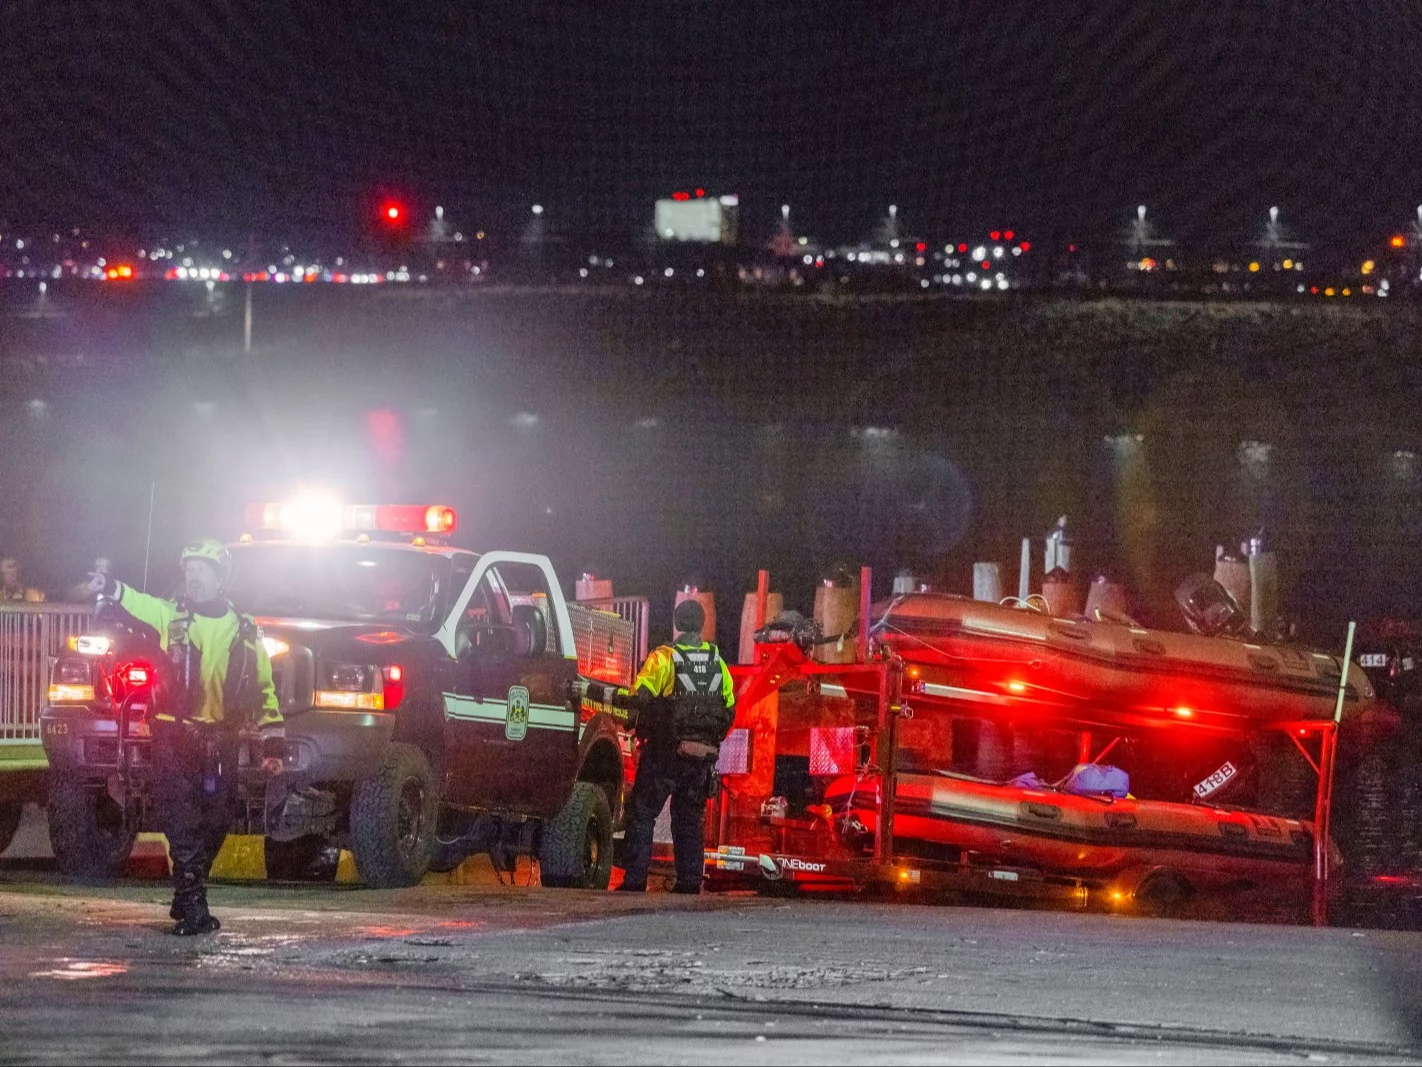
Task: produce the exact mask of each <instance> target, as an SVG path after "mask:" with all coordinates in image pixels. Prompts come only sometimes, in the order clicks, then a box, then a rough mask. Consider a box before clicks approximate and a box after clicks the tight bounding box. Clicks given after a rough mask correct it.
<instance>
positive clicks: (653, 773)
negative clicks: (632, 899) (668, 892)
mask: <svg viewBox="0 0 1422 1067" xmlns="http://www.w3.org/2000/svg"><path fill="white" fill-rule="evenodd" d="M713 766H714V764H713V763H712V762H711V761H710V760H704V759H691V758H689V757H687V756H679V755H677V753H676V749H674V748H665V747H663V746H661V745H653V744H647V745H644V746H643V747H642V752H641V754H640V756H639V757H638V760H637V777H636V779H635V780H634V781H633V783H632V796H631V799H630V800H629V802H628V803H629V806H630V807H631V809H632V811H631V818H630V819H629V820H628V824H627V838H626V848H625V850H624V853H623V862H622V870H623V879H622V884H623V885H627V886H632V887H640V886H645V885H646V884H647V869H648V868H649V867H650V866H651V863H652V835H653V832H654V831H655V829H656V822H657V816H658V815H660V814H661V813H662V808H663V806H664V805H665V804H666V802H667V797H671V832H672V852H673V854H674V855H675V858H676V887H677V889H678V890H681V891H682V892H692V891H694V890H696V889H699V888H700V886H701V872H702V866H703V863H704V860H705V857H704V850H705V843H704V837H703V828H704V824H705V818H706V797H707V796H708V794H709V792H710V785H711V771H712V768H713Z"/></svg>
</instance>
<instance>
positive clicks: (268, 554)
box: [41, 506, 642, 888]
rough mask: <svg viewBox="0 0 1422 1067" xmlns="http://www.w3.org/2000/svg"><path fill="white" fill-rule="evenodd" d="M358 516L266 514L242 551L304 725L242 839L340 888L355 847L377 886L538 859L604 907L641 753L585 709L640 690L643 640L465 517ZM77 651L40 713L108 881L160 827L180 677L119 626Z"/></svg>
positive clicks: (238, 568) (237, 554)
mask: <svg viewBox="0 0 1422 1067" xmlns="http://www.w3.org/2000/svg"><path fill="white" fill-rule="evenodd" d="M343 513H344V515H345V520H346V521H345V526H346V529H345V530H344V531H343V534H342V535H337V536H334V537H323V538H318V539H307V538H302V537H292V536H288V535H286V534H285V533H283V532H282V531H281V529H280V527H281V523H280V521H279V518H280V514H281V512H280V511H277V510H273V509H272V508H271V507H268V508H266V509H265V514H266V515H267V516H268V519H269V520H271V521H269V522H268V523H267V525H269V526H274V527H276V528H277V534H278V536H277V537H275V538H274V539H271V540H267V539H253V538H252V537H251V536H250V535H244V536H243V538H242V540H241V541H240V542H239V543H237V544H233V545H231V546H230V551H231V554H232V574H231V578H230V581H229V586H228V593H229V595H230V597H231V599H232V601H233V603H234V604H235V605H236V606H237V607H238V608H239V609H240V610H242V611H244V612H246V613H248V614H250V615H253V616H254V617H255V618H256V619H257V622H258V625H259V626H260V627H261V630H262V635H263V638H262V639H263V643H264V644H265V646H266V649H267V651H268V654H269V655H270V657H271V661H272V668H273V679H274V682H275V685H276V689H277V694H278V698H279V700H280V704H281V710H282V714H283V716H284V717H285V719H286V746H285V758H284V763H285V769H284V771H283V772H282V773H281V774H278V775H276V776H275V777H273V778H271V779H267V778H264V777H263V776H262V775H261V774H260V772H259V771H258V770H257V768H256V766H255V765H256V764H257V763H259V762H260V761H259V759H254V758H252V756H251V754H250V753H252V752H255V746H254V745H253V746H244V748H243V756H242V758H241V760H240V761H239V763H240V764H241V775H242V777H241V780H242V789H241V804H240V805H239V807H240V812H239V814H238V817H237V820H236V823H235V824H234V826H233V831H234V832H245V833H260V834H263V835H264V836H265V838H266V866H267V874H268V877H276V878H299V877H321V875H320V874H319V873H318V874H313V873H312V872H313V870H315V871H319V870H320V869H321V867H322V865H321V864H320V862H319V860H320V857H321V856H322V855H326V856H329V855H330V854H331V852H332V851H333V850H334V849H335V848H337V847H340V848H348V849H349V850H350V851H351V853H352V854H353V856H354V859H355V863H356V866H357V869H358V870H359V873H360V876H361V878H362V880H363V881H364V882H365V883H366V884H368V885H371V886H377V887H395V886H407V885H412V884H414V883H416V882H418V881H419V880H420V878H421V877H423V876H424V874H425V873H426V872H427V871H430V870H436V871H438V870H450V869H452V868H454V867H455V866H457V865H458V864H459V863H460V862H461V861H462V860H464V859H465V858H466V857H467V856H469V855H472V854H475V853H480V852H487V853H489V854H490V855H491V856H492V857H493V858H494V860H495V862H496V864H497V865H499V866H501V868H502V869H512V865H513V862H514V861H515V860H516V857H517V856H519V855H521V854H522V855H533V856H536V857H537V859H538V861H539V870H540V873H541V877H542V882H543V884H544V885H549V886H559V887H586V888H606V886H607V884H608V880H609V877H610V874H611V868H612V839H613V834H614V831H615V829H616V827H617V826H618V825H619V822H620V820H621V818H622V815H623V799H624V794H625V791H626V787H627V784H628V781H629V779H630V777H631V767H632V756H631V752H632V746H631V740H630V737H629V736H628V734H627V730H626V720H625V712H619V711H617V710H616V709H613V708H611V707H608V706H606V705H602V704H594V703H591V702H589V701H588V700H586V699H585V698H584V693H585V691H586V688H587V686H586V683H587V682H588V681H600V682H604V683H612V684H619V685H625V684H627V683H628V682H630V680H631V677H632V673H633V672H634V671H635V668H636V664H637V663H638V662H639V660H640V656H641V652H642V650H641V649H638V648H637V647H635V646H636V644H637V642H638V628H637V627H636V626H635V625H634V624H633V622H631V621H629V620H627V619H624V618H622V617H619V615H618V614H616V613H615V612H613V611H606V610H599V609H596V608H592V607H589V606H587V605H585V604H580V603H569V602H567V601H566V600H565V599H564V596H563V593H562V589H561V587H560V585H559V582H558V578H557V575H556V574H555V573H554V569H553V566H552V564H551V563H550V562H549V560H548V559H547V558H546V557H544V556H540V555H531V554H527V553H521V552H503V551H497V552H487V553H483V554H478V553H475V552H471V551H466V550H464V549H460V548H454V547H451V546H449V545H448V544H447V543H445V539H446V538H447V536H448V534H449V533H450V532H452V528H453V524H454V515H453V512H451V511H449V509H446V508H428V509H426V508H423V507H418V508H408V507H402V506H392V507H380V508H374V507H362V508H351V507H347V508H345V509H343ZM412 516H413V518H412ZM426 516H427V519H426ZM392 528H393V532H395V533H396V534H397V535H400V534H403V536H397V537H396V538H394V539H390V538H388V537H387V536H386V535H387V534H389V533H391V532H392ZM610 606H614V607H617V606H620V607H622V608H623V609H624V613H631V612H635V611H636V610H637V609H638V608H639V607H641V606H642V605H639V604H638V603H637V602H635V601H634V602H630V603H623V604H620V605H610ZM145 631H146V632H145ZM70 644H71V646H72V647H71V648H69V649H67V650H66V651H65V652H64V653H63V654H61V655H60V657H59V658H58V660H57V661H56V663H55V665H54V669H53V674H52V682H51V685H50V687H49V693H48V700H47V702H46V705H45V707H44V709H43V711H42V713H41V736H42V739H43V743H44V747H45V751H46V754H47V755H48V758H49V763H50V797H49V824H50V836H51V840H52V842H53V845H54V850H55V855H56V858H57V860H58V863H59V867H60V869H61V870H62V871H64V872H66V873H69V874H72V875H77V876H88V877H101V876H107V875H110V874H113V873H116V872H117V871H118V870H120V869H121V868H122V866H123V864H124V863H125V861H126V860H127V857H128V855H129V852H130V850H131V849H132V847H133V842H134V838H135V835H136V834H137V833H138V832H140V831H144V830H156V829H158V828H159V825H158V822H159V821H158V819H157V817H156V813H155V812H154V811H153V810H152V804H151V797H152V792H153V791H152V782H151V779H150V774H151V764H150V761H149V745H150V725H149V723H148V721H147V714H148V701H149V698H150V697H151V694H152V691H153V684H154V680H155V678H156V671H157V670H160V669H162V668H161V664H162V660H161V658H160V657H159V655H158V647H157V634H156V633H154V632H153V631H152V630H151V629H149V628H148V627H146V626H143V625H142V624H137V623H135V621H134V620H133V619H132V618H131V617H129V616H127V615H126V614H125V613H122V612H121V611H119V610H117V609H116V608H114V607H112V606H111V607H109V608H101V610H100V612H99V615H98V617H97V618H96V620H95V625H94V627H93V629H92V632H91V633H90V634H88V635H86V636H84V637H81V638H77V639H74V640H72V641H71V642H70ZM580 682H581V683H583V684H579V683H580ZM620 716H621V717H620ZM325 868H326V870H327V872H328V873H327V875H326V876H327V877H333V876H334V865H333V864H330V863H327V864H325Z"/></svg>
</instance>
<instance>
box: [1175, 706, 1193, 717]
mask: <svg viewBox="0 0 1422 1067" xmlns="http://www.w3.org/2000/svg"><path fill="white" fill-rule="evenodd" d="M1175 714H1176V715H1178V716H1180V718H1182V719H1189V718H1192V717H1193V716H1194V714H1195V713H1194V712H1193V711H1192V710H1191V709H1189V708H1186V707H1179V708H1176V709H1175Z"/></svg>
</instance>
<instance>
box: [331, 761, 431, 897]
mask: <svg viewBox="0 0 1422 1067" xmlns="http://www.w3.org/2000/svg"><path fill="white" fill-rule="evenodd" d="M438 815H439V782H438V780H437V779H436V778H435V773H434V769H433V768H432V767H431V766H430V761H429V758H428V757H427V756H426V755H425V754H424V753H423V752H422V751H420V749H418V748H416V747H415V746H414V745H407V744H404V743H402V742H394V743H392V744H391V745H390V747H389V749H388V750H387V752H386V754H385V759H384V761H383V762H382V763H381V765H380V770H378V771H376V772H375V773H374V774H372V775H370V776H369V777H367V778H362V779H361V780H360V781H359V782H357V783H356V787H355V790H354V791H353V793H352V795H351V814H350V822H351V851H352V852H353V853H354V854H355V861H356V867H357V869H358V870H359V871H360V877H361V880H362V881H363V882H365V884H366V885H368V886H371V887H372V888H375V889H398V888H401V887H403V886H411V885H415V884H416V883H418V882H419V880H420V879H421V878H423V877H424V876H425V872H426V871H428V870H429V867H430V858H431V857H432V855H433V854H434V849H435V844H436V840H435V827H436V824H437V821H438Z"/></svg>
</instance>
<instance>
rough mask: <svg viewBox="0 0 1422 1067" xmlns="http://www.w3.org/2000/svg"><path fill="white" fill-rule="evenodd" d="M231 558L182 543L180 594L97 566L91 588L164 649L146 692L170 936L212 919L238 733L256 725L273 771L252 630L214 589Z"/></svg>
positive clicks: (267, 704)
mask: <svg viewBox="0 0 1422 1067" xmlns="http://www.w3.org/2000/svg"><path fill="white" fill-rule="evenodd" d="M230 565H231V560H230V558H229V556H228V552H227V549H226V548H225V547H224V546H223V545H222V543H221V542H220V541H216V540H214V539H212V538H204V539H203V540H200V541H193V542H191V543H190V544H188V545H187V546H186V547H185V548H184V549H183V554H182V568H183V584H184V595H183V596H180V597H179V598H178V599H177V600H176V601H172V600H162V599H160V598H158V597H154V596H149V595H147V594H145V593H140V592H139V591H138V590H137V589H133V588H132V587H130V586H128V585H125V584H124V583H123V582H120V581H118V580H116V579H115V578H113V577H111V576H109V575H107V574H105V573H103V572H99V571H96V572H95V573H94V575H93V576H92V578H91V581H90V586H89V588H90V591H91V592H93V593H96V594H98V595H100V596H102V597H107V598H109V599H111V600H113V601H115V602H116V603H117V604H118V605H119V607H121V608H122V609H123V610H124V611H125V612H127V613H128V614H129V615H131V616H133V617H134V618H135V619H137V620H138V621H139V622H142V623H146V624H147V625H148V626H151V627H152V628H153V629H155V630H156V631H158V640H159V644H160V645H161V647H162V649H163V653H164V659H163V663H162V665H161V666H160V668H159V671H158V684H157V687H156V692H155V696H154V702H153V704H154V714H153V764H154V772H155V783H154V799H155V800H156V801H157V804H158V809H159V820H160V825H162V827H163V832H164V833H165V834H166V835H167V837H168V851H169V854H170V855H171V857H172V861H173V907H172V909H171V910H170V912H169V914H170V915H171V916H172V918H173V919H174V920H176V925H175V926H174V927H173V933H175V934H178V935H182V936H189V935H192V934H205V933H210V932H212V931H214V930H216V929H217V928H218V927H219V926H220V925H221V924H220V923H219V922H218V921H217V919H216V918H215V917H214V916H213V915H212V914H210V913H209V912H208V909H207V884H206V883H207V875H208V872H209V871H210V870H211V869H212V861H213V860H214V859H216V857H217V852H218V849H220V848H221V847H222V842H223V839H224V838H225V837H226V836H227V830H228V827H229V826H230V825H231V822H232V815H233V807H234V804H235V801H236V793H237V754H238V748H239V747H240V741H241V737H240V735H241V733H242V731H243V730H244V729H245V728H247V727H249V726H252V725H255V726H256V728H257V730H258V731H259V734H260V736H261V739H262V751H261V757H262V760H261V766H262V770H263V771H265V772H266V773H267V774H269V775H270V774H276V773H278V772H279V771H280V770H281V768H282V761H281V756H282V750H283V738H284V732H283V723H282V717H281V712H280V711H279V710H278V705H277V696H276V689H275V688H274V686H273V685H272V665H271V661H270V660H269V659H268V658H267V653H266V649H265V648H264V647H263V645H262V639H261V632H260V631H259V630H258V629H257V624H256V622H255V621H253V620H252V619H251V618H250V617H248V616H246V615H242V614H241V613H239V612H238V611H237V610H236V609H234V608H233V607H232V605H231V603H230V602H229V601H228V600H227V598H226V596H224V595H223V592H224V588H225V586H226V583H227V578H228V572H229V570H230Z"/></svg>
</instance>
